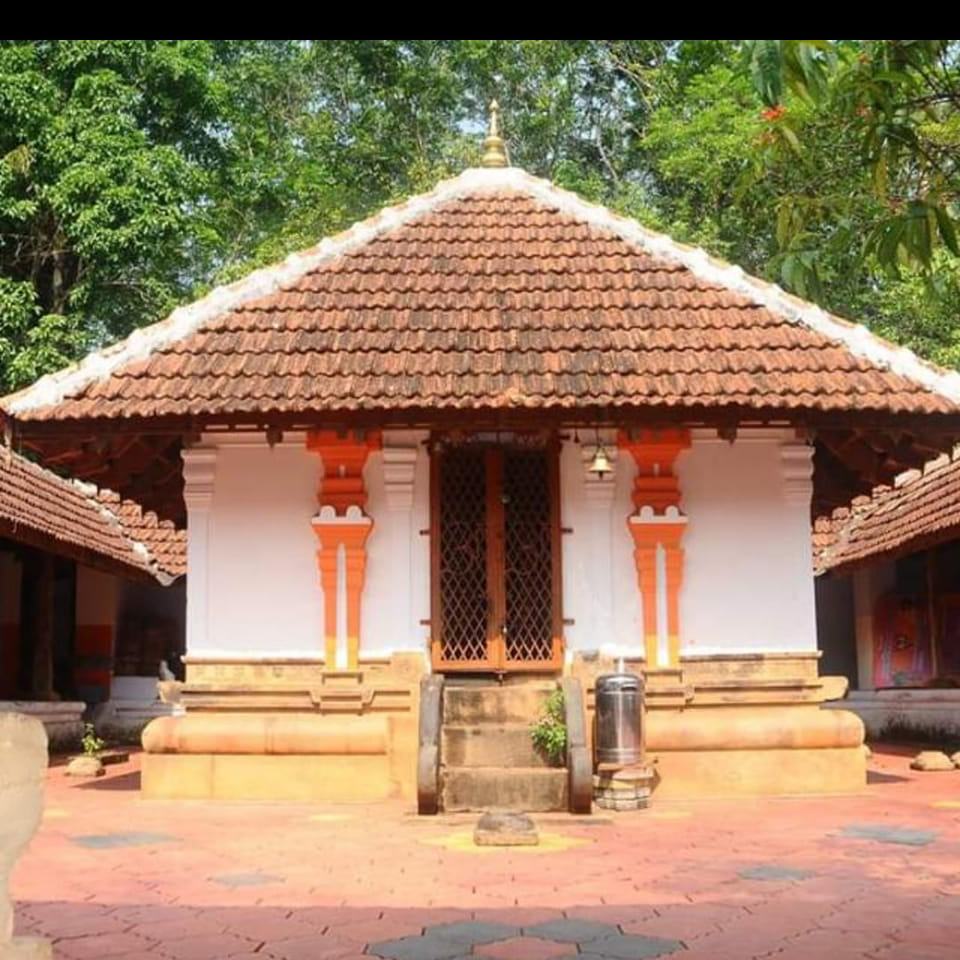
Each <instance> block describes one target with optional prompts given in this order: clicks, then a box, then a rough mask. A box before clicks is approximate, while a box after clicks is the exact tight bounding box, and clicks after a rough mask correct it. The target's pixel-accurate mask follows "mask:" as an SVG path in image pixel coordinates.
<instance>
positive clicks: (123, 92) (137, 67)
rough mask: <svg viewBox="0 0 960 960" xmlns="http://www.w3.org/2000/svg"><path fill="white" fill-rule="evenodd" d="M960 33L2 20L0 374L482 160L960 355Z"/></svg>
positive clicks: (132, 321) (41, 363)
mask: <svg viewBox="0 0 960 960" xmlns="http://www.w3.org/2000/svg"><path fill="white" fill-rule="evenodd" d="M958 49H960V48H958V44H957V42H956V41H858V42H852V41H848V42H842V43H834V42H827V41H753V42H749V43H747V42H745V43H742V44H741V43H728V42H719V41H682V42H681V41H585V40H584V41H325V42H303V41H115V40H111V41H89V40H87V41H3V42H0V386H2V387H4V388H13V387H17V386H20V385H22V384H24V383H27V382H29V381H31V380H32V379H34V378H35V377H37V376H39V375H41V374H42V373H44V372H47V371H49V370H51V369H55V368H57V367H60V366H62V365H63V364H64V363H66V362H68V361H70V360H72V359H75V358H77V357H79V356H81V355H82V354H83V353H84V352H85V351H87V350H88V349H90V348H92V347H95V346H98V345H100V344H102V343H104V342H107V341H110V340H112V339H115V338H116V337H119V336H122V335H125V334H126V333H127V332H129V331H130V330H131V329H133V328H134V327H136V326H139V325H142V324H144V323H147V322H151V321H153V320H156V319H159V318H161V317H162V316H163V315H165V314H166V313H167V312H168V311H169V310H170V309H171V308H172V307H173V306H175V305H176V304H177V303H181V302H184V301H186V300H189V299H190V298H192V297H194V296H196V295H198V294H200V293H202V292H203V291H204V290H205V289H207V288H208V287H210V286H211V285H213V284H215V283H220V282H223V281H225V280H229V279H232V278H235V277H237V276H239V275H241V274H243V273H244V272H246V271H247V270H249V269H251V268H252V267H254V266H257V265H259V264H262V263H265V262H270V261H273V260H276V259H277V258H279V257H281V256H284V255H285V254H286V253H288V252H290V251H291V250H294V249H297V248H300V247H304V246H307V245H309V244H312V243H314V242H316V240H317V239H318V238H319V237H321V236H324V235H326V234H329V233H331V232H334V231H336V230H339V229H342V228H343V227H345V226H347V225H348V224H349V223H351V222H353V221H354V220H356V219H359V218H360V217H362V216H365V215H367V214H369V213H371V212H373V211H374V210H376V209H377V208H378V207H380V206H381V205H383V204H384V203H387V202H391V201H394V200H397V199H399V198H401V197H403V196H406V195H408V194H410V193H413V192H416V191H419V190H423V189H427V188H429V187H430V186H432V185H433V184H434V183H435V182H436V180H437V179H439V178H441V177H443V176H448V175H452V174H455V173H457V172H459V171H460V170H462V169H463V168H464V167H465V166H467V165H469V164H471V163H475V162H476V161H477V159H478V157H479V153H480V140H481V136H482V130H483V123H484V117H485V105H486V103H487V101H488V100H489V99H490V98H491V97H492V96H494V95H495V96H497V97H498V98H499V99H500V100H501V102H502V104H503V105H504V109H505V116H504V118H505V124H506V133H507V136H508V140H509V149H510V152H511V158H512V161H513V162H514V163H516V164H517V165H519V166H523V167H525V168H526V169H528V170H530V171H531V172H533V173H535V174H538V175H541V176H545V177H549V178H551V179H553V180H555V181H557V182H558V183H560V184H561V185H563V186H565V187H568V188H570V189H574V190H577V191H579V192H581V193H583V194H585V195H586V196H588V197H590V198H591V199H594V200H596V201H599V202H603V203H606V204H608V205H610V206H612V207H614V208H616V209H618V210H620V211H622V212H625V213H628V214H630V215H633V216H637V217H639V218H640V219H642V220H644V221H645V222H648V223H650V224H651V225H652V226H655V227H658V228H660V229H664V230H666V231H668V232H670V233H672V234H674V235H675V236H677V238H678V239H681V240H687V241H689V242H695V243H698V244H702V245H703V246H705V247H707V248H708V249H710V250H711V251H712V252H714V253H717V254H719V255H720V256H724V257H727V258H729V259H731V260H734V261H736V262H739V263H741V264H742V265H743V266H744V267H745V268H747V269H749V270H751V271H753V272H756V273H758V274H761V275H764V276H766V277H769V278H770V279H774V280H776V281H777V282H780V283H782V284H783V285H785V286H786V287H788V288H790V289H792V290H794V291H796V292H798V293H800V294H802V295H804V296H808V297H811V298H812V299H815V300H817V301H818V302H820V303H822V304H824V305H825V306H827V307H829V308H830V309H833V310H836V311H837V312H839V313H841V314H844V315H847V316H853V317H856V318H858V319H863V320H865V321H866V322H868V323H870V324H872V325H873V326H874V327H875V328H876V329H877V330H878V331H880V332H882V333H884V334H885V335H887V336H890V337H892V338H894V339H897V340H900V341H902V342H905V343H907V344H908V345H910V346H911V347H914V348H916V349H918V350H920V351H921V352H924V353H926V354H927V355H929V356H931V357H932V358H935V359H939V360H941V361H943V362H948V363H958V362H960V334H958V332H957V330H958V328H960V321H958V316H960V313H958V311H957V306H958V304H960V295H958V293H957V291H958V271H957V265H956V264H957V254H958V249H957V240H956V234H957V224H956V220H957V216H958V210H957V197H958V170H957V157H958V156H960V152H958V149H957V148H958V146H960V73H958Z"/></svg>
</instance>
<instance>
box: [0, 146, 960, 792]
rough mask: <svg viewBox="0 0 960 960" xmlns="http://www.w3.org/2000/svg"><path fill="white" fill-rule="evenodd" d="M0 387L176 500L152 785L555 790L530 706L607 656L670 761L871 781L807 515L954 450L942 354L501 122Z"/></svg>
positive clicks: (62, 437)
mask: <svg viewBox="0 0 960 960" xmlns="http://www.w3.org/2000/svg"><path fill="white" fill-rule="evenodd" d="M3 411H4V421H5V428H6V432H7V434H8V435H9V436H10V437H12V442H13V443H14V444H18V445H20V446H21V447H23V448H28V449H30V450H32V451H33V452H34V453H35V455H37V456H38V457H40V458H45V457H51V456H57V457H58V458H59V462H60V463H61V464H62V465H63V466H64V468H65V469H68V470H70V471H71V472H72V473H73V474H75V475H76V476H78V477H80V478H83V477H86V476H92V475H97V476H99V477H101V478H102V481H101V482H103V483H105V484H108V485H109V486H111V487H112V488H113V489H116V490H118V491H119V492H120V494H121V495H123V496H127V497H132V498H134V499H136V500H138V501H140V502H142V503H143V504H144V506H145V507H146V508H148V509H152V510H156V511H157V513H158V514H159V515H160V516H162V517H165V518H167V519H169V520H171V521H173V522H175V523H180V522H183V521H185V522H186V526H187V530H188V548H187V554H188V556H187V567H188V582H187V640H186V647H187V649H186V655H185V657H184V662H185V664H186V685H185V688H184V692H183V703H184V705H185V709H186V713H185V715H183V716H177V717H164V718H160V719H157V720H155V721H153V723H152V724H151V725H150V726H149V727H148V728H147V730H146V732H145V733H144V746H145V748H146V751H147V754H146V756H145V761H144V768H143V789H144V792H145V793H146V794H147V795H148V796H157V797H245V798H255V799H269V798H286V799H300V800H339V799H356V800H360V799H367V800H369V799H376V798H381V797H388V796H403V797H406V798H411V799H412V798H413V797H414V796H416V795H417V792H418V789H419V791H420V800H421V808H422V809H423V808H424V807H429V806H430V804H431V801H429V798H428V799H427V800H424V797H425V796H426V795H427V794H429V793H430V791H431V790H434V789H435V790H436V792H437V794H438V796H437V798H436V799H437V805H438V806H439V807H440V808H441V809H448V810H450V809H461V808H470V807H478V806H486V805H489V804H491V803H494V804H495V805H498V806H510V805H513V806H519V807H524V808H526V809H538V808H539V809H550V808H557V807H562V806H564V805H566V804H567V803H571V804H573V800H572V796H573V794H574V793H575V792H576V791H577V789H578V787H577V786H576V785H575V784H574V783H573V779H574V775H575V773H576V771H574V770H573V768H572V766H570V765H569V764H568V769H563V768H561V769H556V768H554V767H551V766H550V765H549V764H548V763H547V762H546V761H543V759H542V758H540V757H538V756H535V755H533V754H532V753H531V748H530V743H529V730H528V728H529V725H530V723H531V722H533V721H534V720H535V719H536V717H537V715H538V713H539V710H540V709H541V705H542V702H543V698H544V696H545V694H546V692H547V691H549V690H551V689H553V688H555V687H556V686H557V684H558V683H559V682H560V681H561V680H562V683H563V690H564V692H565V695H566V696H567V704H568V708H570V709H573V707H570V705H573V706H576V705H578V704H580V703H582V704H584V705H585V709H586V711H587V713H588V714H589V711H590V710H591V709H592V706H591V704H592V696H593V683H594V679H595V677H596V676H597V675H598V674H599V673H603V672H606V671H609V670H611V669H613V668H615V667H616V666H617V665H619V664H621V663H622V665H623V666H624V667H625V668H626V669H628V670H634V671H638V672H641V673H642V674H643V675H644V676H645V680H646V703H647V711H646V717H645V737H646V745H647V749H648V751H649V755H650V757H651V758H652V760H653V761H654V762H655V765H656V770H657V783H656V791H657V794H659V795H661V796H690V795H737V794H751V793H801V792H839V791H851V790H857V789H860V788H861V787H862V785H863V784H864V778H865V772H864V756H863V750H862V740H863V725H862V723H861V721H860V720H859V718H858V717H857V716H855V715H854V714H852V713H850V712H848V711H845V710H837V709H829V710H827V709H822V705H823V704H824V702H825V701H828V700H832V699H836V698H839V697H841V696H842V695H843V694H844V692H845V689H846V685H847V684H846V680H844V679H843V678H842V677H834V676H829V675H823V674H822V673H821V671H820V669H819V665H820V654H819V651H818V647H817V630H816V610H815V596H814V581H813V577H812V565H813V559H812V548H811V538H810V525H811V517H812V516H814V515H819V514H823V513H825V512H828V511H829V510H831V509H833V508H834V507H836V506H838V505H840V504H842V503H845V502H848V501H849V500H850V499H851V498H852V497H854V496H856V495H858V494H863V493H868V492H869V491H870V490H872V489H873V488H874V487H875V486H876V485H877V484H878V483H881V482H888V481H890V480H892V478H893V477H894V476H895V475H897V474H898V473H900V472H902V471H903V470H905V469H909V468H911V467H916V466H917V465H919V464H921V463H923V462H924V461H925V460H927V459H929V458H930V457H932V456H935V455H936V454H938V453H939V452H942V451H945V450H948V449H950V448H951V447H952V445H953V444H954V443H956V442H957V440H958V439H960V376H958V375H957V374H953V373H947V372H945V371H942V370H940V369H937V368H935V367H933V366H931V365H929V364H926V363H924V362H923V361H921V360H919V359H918V358H917V357H915V356H914V355H913V354H911V353H910V352H909V351H907V350H904V349H900V348H897V347H895V346H893V345H891V344H889V343H886V342H884V341H882V340H880V339H878V338H876V337H874V336H873V335H871V334H870V333H869V332H868V331H867V330H866V329H865V328H864V327H862V326H856V325H854V324H852V323H849V322H847V321H844V320H841V319H839V318H837V317H834V316H831V315H829V314H827V313H825V312H824V311H823V310H822V309H820V308H818V307H816V306H813V305H811V304H809V303H806V302H804V301H802V300H799V299H797V298H796V297H793V296H790V295H788V294H786V293H785V292H783V291H782V290H781V289H779V288H778V287H776V286H775V285H773V284H771V283H768V282H765V281H763V280H759V279H757V278H754V277H751V276H748V275H746V274H745V273H744V272H743V271H742V270H741V269H739V268H737V267H735V266H731V265H729V264H726V263H723V262H720V261H718V260H715V259H713V258H712V257H710V256H708V255H707V254H705V253H704V252H703V251H702V250H698V249H693V248H690V247H686V246H683V245H682V244H679V243H676V242H674V241H672V240H670V239H669V238H668V237H666V236H662V235H660V234H657V233H654V232H652V231H650V230H648V229H646V228H644V227H643V226H641V225H640V224H639V223H637V222H635V221H633V220H631V219H627V218H624V217H621V216H618V215H617V214H615V213H613V212H611V211H610V210H607V209H604V208H603V207H600V206H596V205H594V204H592V203H589V202H587V201H586V200H584V199H582V198H580V197H579V196H577V195H575V194H572V193H569V192H567V191H565V190H562V189H560V188H558V187H557V186H555V185H554V184H552V183H550V182H548V181H546V180H543V179H539V178H537V177H535V176H532V175H530V174H528V173H526V172H524V171H523V170H521V169H517V168H514V167H510V166H508V165H507V160H506V158H505V156H504V153H503V145H502V141H501V140H500V138H499V135H498V133H497V131H496V129H495V128H494V129H492V130H491V133H490V136H489V137H488V139H487V142H486V154H485V156H484V160H483V165H482V166H481V167H479V168H476V169H468V170H466V171H464V172H463V173H462V174H460V175H459V176H456V177H454V178H453V179H450V180H447V181H444V182H442V183H440V184H438V185H437V186H436V188H435V189H433V190H432V191H430V192H429V193H426V194H424V195H421V196H416V197H413V198H411V199H409V200H407V201H406V202H405V203H401V204H399V205H398V206H393V207H389V208H386V209H384V210H381V211H380V212H379V213H377V214H375V215H374V216H372V217H370V218H369V219H367V220H364V221H362V222H360V223H358V224H356V225H355V226H353V227H351V228H350V229H349V230H347V231H345V232H344V233H341V234H339V235H337V236H334V237H331V238H328V239H325V240H323V241H321V242H320V243H319V244H318V245H317V246H315V247H313V248H311V249H308V250H305V251H303V252H301V253H297V254H295V255H292V256H290V257H289V258H287V259H286V260H285V261H283V262H282V263H280V264H278V265H276V266H273V267H269V268H266V269H261V270H257V271H255V272H254V273H252V274H250V275H249V276H248V277H246V278H244V279H242V280H239V281H237V282H235V283H232V284H230V285H228V286H224V287H221V288H218V289H215V290H213V291H212V292H211V293H209V294H208V295H207V296H205V297H203V298H202V299H200V300H198V301H196V302H195V303H192V304H190V305H188V306H184V307H181V308H179V309H177V310H176V311H174V312H173V313H172V314H171V315H170V316H169V317H168V318H167V319H165V320H163V321H161V322H159V323H157V324H156V325H154V326H151V327H147V328H145V329H142V330H138V331H136V332H135V333H134V334H132V335H131V336H130V337H129V338H128V339H127V340H125V341H123V342H121V343H118V344H116V345H115V346H112V347H110V348H108V349H105V350H103V351H101V352H99V353H96V354H93V355H91V356H90V357H88V358H87V359H86V360H84V361H83V362H81V363H80V364H79V365H77V366H76V367H73V368H70V369H68V370H64V371H63V372H60V373H57V374H54V375H51V376H48V377H44V378H43V379H42V380H40V381H38V382H37V383H36V384H35V385H33V386H32V387H30V388H28V389H26V390H24V391H22V392H20V393H18V394H15V395H12V396H10V397H7V398H6V399H5V401H4V402H3ZM425 677H427V678H428V680H426V681H425V680H424V678H425ZM440 681H442V683H440ZM577 709H579V710H580V713H581V714H582V712H583V709H584V708H580V707H577ZM568 719H571V720H572V721H573V722H574V727H571V729H574V728H576V727H577V726H578V725H579V726H583V724H582V719H583V718H582V716H580V717H579V719H578V718H577V717H576V716H573V715H572V714H568ZM586 729H587V732H588V733H587V735H588V736H589V722H588V723H587V724H586ZM578 736H579V734H578ZM581 773H582V771H581ZM576 776H580V773H576ZM568 777H569V779H568ZM655 795H656V794H655Z"/></svg>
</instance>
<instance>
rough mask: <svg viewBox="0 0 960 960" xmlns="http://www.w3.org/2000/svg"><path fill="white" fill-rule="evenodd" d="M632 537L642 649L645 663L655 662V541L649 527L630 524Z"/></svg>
mask: <svg viewBox="0 0 960 960" xmlns="http://www.w3.org/2000/svg"><path fill="white" fill-rule="evenodd" d="M630 533H631V534H632V535H633V544H634V547H633V560H634V563H635V564H636V565H637V584H638V586H639V587H640V599H641V602H642V603H643V649H644V656H645V657H646V662H647V663H650V664H653V663H656V660H657V541H656V538H655V537H651V536H650V529H649V527H645V526H641V525H640V524H630Z"/></svg>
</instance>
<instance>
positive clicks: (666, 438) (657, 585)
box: [617, 429, 690, 668]
mask: <svg viewBox="0 0 960 960" xmlns="http://www.w3.org/2000/svg"><path fill="white" fill-rule="evenodd" d="M617 444H618V446H619V447H620V449H621V450H626V451H628V452H629V453H630V455H631V456H632V457H633V459H634V462H635V463H636V465H637V474H636V477H635V478H634V482H633V506H634V512H633V514H632V515H631V516H629V517H628V518H627V527H628V529H629V530H630V535H631V536H632V537H633V543H634V551H633V557H634V562H635V563H636V567H637V583H638V586H639V588H640V595H641V600H642V603H643V635H644V637H643V640H644V651H645V656H646V663H647V667H648V668H649V667H675V666H677V665H678V664H679V662H680V588H681V586H682V584H683V547H682V546H681V540H682V538H683V534H684V532H685V530H686V527H687V518H686V517H685V516H684V515H683V512H682V510H681V506H680V485H679V482H678V480H677V477H676V474H675V473H674V464H675V463H676V459H677V457H678V456H679V454H680V452H681V451H682V450H685V449H686V448H687V447H689V446H690V431H689V430H682V429H681V430H674V429H671V430H638V431H633V432H629V433H628V432H627V431H620V434H619V435H618V437H617ZM660 550H662V551H663V555H664V564H663V579H662V582H661V579H660V575H659V570H658V562H657V558H658V552H659V551H660ZM661 596H662V597H663V599H664V607H665V613H666V623H664V624H661V623H660V620H659V615H658V608H659V602H658V601H659V598H660V597H661ZM661 634H663V635H665V637H666V641H667V643H666V650H665V651H662V650H661V649H660V643H659V640H660V636H661Z"/></svg>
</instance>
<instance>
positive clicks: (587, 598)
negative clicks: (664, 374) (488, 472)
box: [560, 429, 816, 657]
mask: <svg viewBox="0 0 960 960" xmlns="http://www.w3.org/2000/svg"><path fill="white" fill-rule="evenodd" d="M601 439H602V440H603V441H604V444H605V448H606V450H607V451H608V453H611V454H614V453H615V447H614V444H613V438H612V436H608V435H605V434H604V435H602V436H601ZM595 447H596V443H595V441H594V440H593V439H592V438H589V439H587V440H585V441H584V442H583V443H582V445H578V444H575V443H573V442H572V441H569V442H566V443H564V445H563V450H562V453H561V466H560V472H561V476H560V484H561V491H562V523H563V525H564V526H565V527H567V528H569V531H570V532H568V533H567V534H565V535H564V537H563V602H564V616H565V617H569V618H572V619H573V621H574V622H573V623H572V624H569V625H568V626H566V628H565V636H566V641H567V652H568V655H569V654H572V653H574V652H576V651H581V652H587V651H594V650H600V651H601V652H603V653H609V654H612V655H614V656H629V657H634V656H636V657H641V656H643V642H642V635H643V631H642V607H641V599H640V591H639V589H638V586H637V581H636V572H635V571H636V567H635V564H634V559H633V542H632V539H631V537H630V534H629V532H628V530H627V524H626V518H627V517H628V516H629V515H630V514H631V512H632V511H633V503H632V500H631V491H632V489H633V479H634V477H635V475H636V465H635V463H634V461H633V458H632V457H631V456H629V455H628V454H625V453H622V452H621V453H619V455H618V456H616V465H615V471H614V475H613V477H612V478H609V479H607V480H605V481H603V482H602V484H599V485H598V483H597V481H596V479H595V478H594V477H591V476H590V474H589V473H588V472H587V470H586V466H587V464H588V462H589V459H590V457H591V456H592V453H593V451H594V449H595ZM809 452H810V451H809V448H805V447H804V446H803V445H802V444H798V443H797V441H796V440H795V438H794V435H793V434H792V432H790V431H789V430H779V429H764V430H752V431H751V430H742V431H741V432H740V434H739V436H738V438H737V440H736V441H735V442H734V443H732V444H731V443H729V442H727V441H725V440H720V439H719V438H718V437H717V436H716V434H715V433H714V432H713V431H707V430H695V431H693V434H692V438H691V446H690V449H688V450H686V451H684V452H682V453H681V454H680V455H679V457H678V459H677V463H676V467H675V469H676V473H677V476H678V479H679V483H680V490H681V496H682V504H683V510H684V512H685V513H686V514H687V516H688V518H689V527H688V530H687V533H686V534H685V536H684V540H683V545H684V550H685V573H684V581H683V586H682V588H681V592H680V638H681V654H682V655H688V656H694V655H703V656H708V655H713V654H736V653H761V652H762V653H769V652H784V653H795V652H802V651H813V650H816V615H815V605H814V585H813V573H812V561H811V545H810V519H809V517H810V493H811V486H810V472H809V469H810V462H809ZM661 572H662V571H661ZM660 600H661V606H663V602H664V598H663V597H661V598H660ZM663 619H664V617H663V615H662V612H661V617H660V620H661V621H663Z"/></svg>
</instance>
